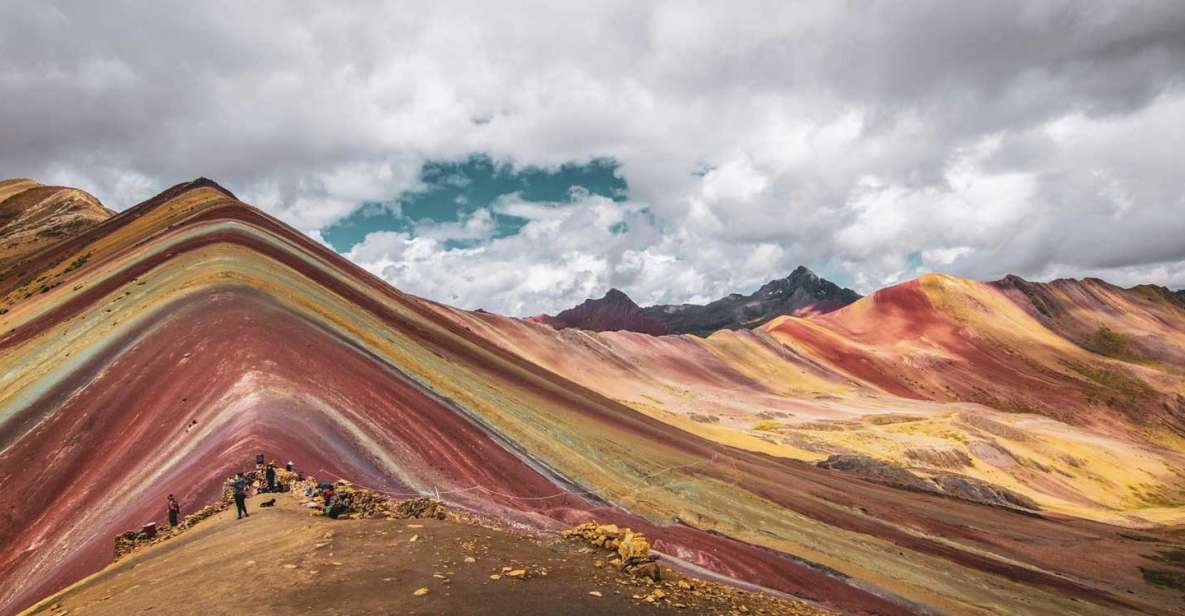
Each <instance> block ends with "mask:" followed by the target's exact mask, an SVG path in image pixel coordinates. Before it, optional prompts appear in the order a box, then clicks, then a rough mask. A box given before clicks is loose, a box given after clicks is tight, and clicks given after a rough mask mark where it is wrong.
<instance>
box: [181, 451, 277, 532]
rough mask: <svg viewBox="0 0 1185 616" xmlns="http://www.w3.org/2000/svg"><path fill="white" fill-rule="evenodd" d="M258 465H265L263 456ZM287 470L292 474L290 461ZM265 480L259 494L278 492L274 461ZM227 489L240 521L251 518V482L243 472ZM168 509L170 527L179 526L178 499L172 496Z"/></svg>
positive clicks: (232, 479) (265, 475) (266, 469)
mask: <svg viewBox="0 0 1185 616" xmlns="http://www.w3.org/2000/svg"><path fill="white" fill-rule="evenodd" d="M255 461H256V464H257V465H258V464H263V454H259V455H258V456H256V458H255ZM285 468H286V469H287V470H288V471H289V472H292V462H291V461H289V462H288V464H287V465H285ZM263 478H264V483H265V485H263V486H260V488H259V492H261V493H262V492H277V491H279V489H280V486H279V485H278V484H277V483H276V463H275V461H274V460H273V461H272V462H271V463H270V464H268V465H267V466H266V467H265V468H264V471H263ZM226 485H227V487H229V488H230V490H231V496H232V497H233V498H234V502H235V513H237V514H238V518H237V519H239V520H241V519H243V518H247V517H251V514H249V513H247V490H248V489H250V487H251V481H249V480H248V479H247V476H246V475H244V474H243V473H242V472H238V473H235V476H234V477H232V478H231V479H230V480H229V481H227V482H226ZM165 506H166V509H167V511H168V514H169V526H177V524H178V519H179V518H180V517H181V503H179V502H177V498H176V497H175V496H174V495H172V494H170V495H169V499H168V501H167V502H166V505H165Z"/></svg>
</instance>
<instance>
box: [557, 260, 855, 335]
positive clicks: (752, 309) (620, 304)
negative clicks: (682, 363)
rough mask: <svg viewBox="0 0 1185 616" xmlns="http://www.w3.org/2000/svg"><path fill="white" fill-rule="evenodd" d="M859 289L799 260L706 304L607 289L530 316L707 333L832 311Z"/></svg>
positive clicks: (582, 324) (562, 323) (599, 326)
mask: <svg viewBox="0 0 1185 616" xmlns="http://www.w3.org/2000/svg"><path fill="white" fill-rule="evenodd" d="M858 299H860V295H859V294H858V293H856V292H855V291H853V290H851V289H844V288H841V287H839V286H838V285H836V284H835V283H833V282H830V281H828V280H825V279H823V278H820V277H818V276H816V275H815V273H814V272H812V271H810V270H809V269H807V268H805V267H802V266H799V267H798V268H797V269H795V270H794V271H793V272H792V273H791V274H790V275H789V276H787V277H785V278H780V279H777V280H772V281H770V282H767V283H765V284H764V285H762V287H761V288H760V289H758V290H757V291H756V292H754V293H753V294H751V295H741V294H740V293H733V294H731V295H729V296H727V297H722V298H720V299H718V300H716V301H714V302H711V303H709V304H702V305H701V304H678V305H665V304H664V305H658V306H649V307H647V308H639V307H638V305H637V304H636V303H634V302H633V300H631V299H630V298H629V297H628V296H627V295H626V294H625V293H622V292H621V291H618V290H617V289H612V290H610V291H609V293H607V294H606V295H605V297H603V298H601V299H595V300H593V299H590V300H586V301H585V302H584V303H582V304H580V305H579V306H576V307H575V308H571V309H568V310H565V311H563V312H561V313H559V314H557V315H555V316H548V315H543V316H540V317H536V319H535V320H538V321H541V322H544V323H547V324H549V325H551V326H552V327H555V328H557V329H564V328H569V327H574V328H579V329H588V330H593V331H615V330H628V331H636V332H642V333H647V334H655V335H658V334H665V333H671V334H695V335H697V336H707V335H709V334H711V333H712V332H714V331H716V330H720V329H740V328H750V327H757V326H758V325H761V324H762V323H765V322H766V321H769V320H770V319H773V318H775V317H778V316H782V315H799V316H802V315H807V314H818V313H824V312H831V311H832V310H836V309H838V308H842V307H844V306H846V305H848V304H850V303H852V302H854V301H856V300H858Z"/></svg>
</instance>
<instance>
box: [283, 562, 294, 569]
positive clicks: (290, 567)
mask: <svg viewBox="0 0 1185 616" xmlns="http://www.w3.org/2000/svg"><path fill="white" fill-rule="evenodd" d="M284 568H285V569H295V568H296V565H293V564H291V563H289V564H287V565H284Z"/></svg>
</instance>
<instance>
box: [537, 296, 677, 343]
mask: <svg viewBox="0 0 1185 616" xmlns="http://www.w3.org/2000/svg"><path fill="white" fill-rule="evenodd" d="M536 320H538V321H542V322H544V323H547V324H548V325H551V326H552V327H555V328H556V329H569V328H573V329H587V330H592V331H619V330H626V331H634V332H640V333H643V334H651V335H654V336H661V335H663V334H669V333H671V332H670V330H669V329H667V327H666V326H665V325H663V324H662V323H661V322H660V321H658V320H656V319H653V318H651V317H648V316H646V315H645V314H643V312H642V309H641V308H640V307H638V305H637V304H636V303H634V300H632V299H630V296H628V295H626V294H625V292H623V291H621V290H620V289H617V288H612V289H609V290H608V291H607V292H606V293H605V295H604V297H602V298H600V299H586V300H584V301H583V302H581V303H580V305H578V306H576V307H574V308H569V309H567V310H565V311H563V312H560V313H559V314H556V315H555V316H549V315H543V316H541V317H536Z"/></svg>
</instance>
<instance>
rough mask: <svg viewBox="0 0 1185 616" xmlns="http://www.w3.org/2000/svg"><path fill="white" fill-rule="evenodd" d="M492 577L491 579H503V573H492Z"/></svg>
mask: <svg viewBox="0 0 1185 616" xmlns="http://www.w3.org/2000/svg"><path fill="white" fill-rule="evenodd" d="M490 579H491V580H500V579H502V575H501V574H498V573H495V574H493V575H491V576H490Z"/></svg>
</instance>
